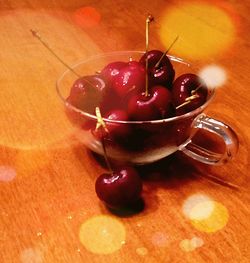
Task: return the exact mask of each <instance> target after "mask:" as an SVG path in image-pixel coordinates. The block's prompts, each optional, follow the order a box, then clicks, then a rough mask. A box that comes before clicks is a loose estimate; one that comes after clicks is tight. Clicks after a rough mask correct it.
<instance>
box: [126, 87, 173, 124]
mask: <svg viewBox="0 0 250 263" xmlns="http://www.w3.org/2000/svg"><path fill="white" fill-rule="evenodd" d="M170 111H171V93H170V91H169V90H168V89H166V88H165V87H163V86H154V87H153V88H151V89H150V93H149V94H148V96H145V93H140V94H136V95H133V96H131V98H130V100H129V102H128V114H129V116H130V118H131V119H132V120H137V121H145V120H158V119H162V118H167V117H169V115H170Z"/></svg>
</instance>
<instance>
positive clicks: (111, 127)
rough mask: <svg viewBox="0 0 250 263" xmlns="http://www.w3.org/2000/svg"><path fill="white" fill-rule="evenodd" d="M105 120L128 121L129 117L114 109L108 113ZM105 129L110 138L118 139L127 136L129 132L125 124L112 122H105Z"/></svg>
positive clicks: (123, 112)
mask: <svg viewBox="0 0 250 263" xmlns="http://www.w3.org/2000/svg"><path fill="white" fill-rule="evenodd" d="M104 118H105V119H108V120H110V121H128V120H129V117H128V114H127V112H126V111H124V110H120V109H115V110H112V111H110V112H108V113H107V114H106V115H105V116H104ZM106 126H107V129H108V131H109V135H110V136H111V137H115V138H120V137H126V136H128V134H129V132H130V126H129V124H127V123H126V124H125V123H113V122H108V121H107V122H106Z"/></svg>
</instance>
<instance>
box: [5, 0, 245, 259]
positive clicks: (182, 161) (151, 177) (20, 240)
mask: <svg viewBox="0 0 250 263" xmlns="http://www.w3.org/2000/svg"><path fill="white" fill-rule="evenodd" d="M249 12H250V3H249V1H247V0H244V1H222V0H219V1H205V0H204V1H201V0H199V1H191V0H190V1H187V0H184V1H183V0H182V1H178V0H171V1H163V0H157V1H149V0H144V1H142V0H138V1H124V0H119V1H114V0H103V1H95V0H92V1H90V0H71V1H70V0H64V1H63V0H53V1H51V0H43V1H38V0H32V1H31V0H26V1H22V0H5V1H4V0H0V33H1V34H0V262H1V263H16V262H21V263H31V262H32V263H56V262H58V263H59V262H60V263H64V262H65V263H71V262H74V263H78V262H79V263H80V262H84V263H85V262H91V263H92V262H98V263H101V262H116V263H117V262H126V263H127V262H150V263H151V262H171V263H172V262H185V263H186V262H199V263H200V262H213V263H214V262H215V263H217V262H227V263H231V262H232V263H233V262H235V263H247V262H250V237H249V236H250V223H249V222H250V206H249V204H250V202H249V199H250V198H249V197H250V196H249V186H250V183H249V170H250V125H249V123H250V117H249V110H250V92H249V84H250V82H249V73H250V64H249V60H250V57H249V54H250V50H249V47H250V44H249V43H250V35H249V32H250V19H249ZM148 13H152V14H153V15H154V17H155V23H152V26H151V31H150V48H151V49H160V50H165V49H166V48H167V47H168V45H169V44H170V43H171V41H172V40H173V39H174V37H175V36H176V35H177V34H178V35H179V40H178V42H177V43H176V45H175V46H174V47H173V48H172V50H171V52H170V53H171V54H173V55H177V56H181V57H183V58H185V59H188V60H189V61H191V62H192V63H195V65H196V66H197V67H198V68H203V67H205V66H207V65H217V66H219V67H220V68H221V69H223V71H224V72H225V75H226V82H225V83H224V85H223V87H220V88H218V89H217V92H216V97H215V99H214V100H213V102H212V103H211V104H210V106H209V107H208V108H207V110H206V113H207V114H208V115H209V116H212V117H214V118H217V119H219V120H221V121H224V122H226V123H227V124H228V125H230V126H231V127H232V128H233V129H234V130H235V132H236V133H237V135H238V138H239V143H240V145H239V151H238V153H237V155H236V156H235V158H234V159H233V160H232V161H231V162H230V163H228V164H225V165H222V166H208V165H204V164H200V163H198V162H197V161H194V160H192V159H190V158H188V157H185V156H184V155H183V154H182V153H180V152H178V153H175V154H173V155H171V156H169V157H167V158H165V159H163V160H161V161H159V162H157V163H155V164H151V165H148V166H146V167H140V168H138V169H139V170H140V173H141V175H142V177H143V180H144V186H143V199H144V201H145V207H144V209H143V210H142V211H139V212H138V213H132V214H119V215H117V214H114V213H112V212H111V211H109V210H108V209H107V208H106V207H105V206H104V205H103V204H102V203H101V202H100V201H99V200H98V198H97V196H96V194H95V190H94V183H95V180H96V178H97V177H98V175H100V174H101V173H102V172H103V171H105V169H106V168H105V167H104V166H103V165H102V162H101V160H99V159H98V158H97V157H96V156H95V155H93V154H92V153H91V152H89V151H88V150H87V149H86V148H85V147H84V146H83V145H82V144H80V143H79V142H78V141H77V140H76V139H75V137H74V136H73V128H72V126H71V124H70V123H69V121H68V120H67V118H66V117H65V115H64V110H63V105H62V103H61V101H60V100H59V98H58V96H57V94H56V90H55V82H56V80H57V78H58V77H59V75H60V74H61V73H62V72H63V71H64V70H65V68H64V66H63V65H62V64H61V63H59V62H58V61H57V60H56V58H55V57H54V56H52V55H51V53H50V52H48V50H46V49H45V48H44V46H43V45H41V43H40V42H39V41H38V40H37V39H36V38H34V37H33V36H32V34H31V33H30V29H34V30H38V31H39V33H40V34H41V35H42V36H43V37H44V39H45V40H46V42H47V43H49V45H50V47H51V48H52V49H53V50H54V51H55V52H56V53H57V54H58V55H59V56H60V57H62V58H63V59H64V60H65V61H67V63H68V64H73V63H75V62H77V61H80V60H82V59H86V58H88V57H90V56H92V55H96V54H101V53H103V52H109V51H117V50H144V48H145V29H144V28H145V17H146V16H147V14H148ZM204 138H205V137H202V138H198V139H197V140H198V141H199V142H200V143H204ZM205 143H206V141H205ZM216 178H217V179H216ZM221 181H226V182H227V183H222V182H221Z"/></svg>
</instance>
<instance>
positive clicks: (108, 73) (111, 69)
mask: <svg viewBox="0 0 250 263" xmlns="http://www.w3.org/2000/svg"><path fill="white" fill-rule="evenodd" d="M125 66H127V63H126V62H122V61H116V62H111V63H109V64H108V65H106V66H105V67H104V68H103V70H102V71H101V73H100V75H101V76H102V77H103V78H104V79H105V81H106V83H107V84H108V85H110V84H112V82H113V80H114V77H115V76H116V75H118V74H119V72H120V70H121V69H122V68H124V67H125Z"/></svg>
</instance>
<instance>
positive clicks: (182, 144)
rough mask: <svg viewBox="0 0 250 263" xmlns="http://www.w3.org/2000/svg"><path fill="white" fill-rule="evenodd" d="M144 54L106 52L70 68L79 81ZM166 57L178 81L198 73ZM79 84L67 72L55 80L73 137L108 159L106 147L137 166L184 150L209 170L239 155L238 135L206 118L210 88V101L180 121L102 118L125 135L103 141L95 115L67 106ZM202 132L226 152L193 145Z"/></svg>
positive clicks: (185, 115)
mask: <svg viewBox="0 0 250 263" xmlns="http://www.w3.org/2000/svg"><path fill="white" fill-rule="evenodd" d="M143 53H144V52H141V51H122V52H111V53H106V54H102V55H98V56H94V57H91V58H89V59H87V60H84V61H82V62H79V63H77V64H76V65H74V66H73V67H72V69H73V70H74V71H75V72H77V74H79V75H81V76H87V75H94V74H96V72H97V71H99V70H101V69H103V68H104V66H106V65H107V64H108V63H110V62H114V61H125V62H127V61H129V60H137V61H138V60H139V59H140V57H141V56H142V54H143ZM168 57H169V59H170V60H171V62H172V64H173V67H174V69H175V76H176V77H178V76H180V75H181V74H184V73H196V70H195V68H194V67H193V66H192V67H190V65H189V64H188V63H186V62H185V61H183V60H182V59H180V58H176V57H173V56H168ZM76 79H77V76H76V74H75V73H74V72H73V71H72V70H69V69H68V70H66V71H65V72H64V73H63V74H62V75H61V77H60V78H59V79H58V80H57V83H56V88H57V92H58V95H59V97H60V98H61V99H62V101H63V103H64V105H65V110H66V113H67V115H68V117H69V119H70V120H71V122H72V123H73V124H74V125H75V127H76V128H77V129H76V133H75V135H76V136H77V138H78V139H79V140H80V141H81V142H82V143H83V144H84V145H85V146H86V147H87V148H88V149H90V150H91V151H94V152H96V153H98V154H100V155H104V149H103V143H105V148H106V149H105V150H106V152H107V155H108V157H109V158H111V159H114V160H116V161H119V162H128V163H134V164H146V163H151V162H155V161H157V160H159V159H162V158H164V157H166V156H168V155H170V154H172V153H174V152H176V151H182V152H183V153H185V154H186V155H188V156H190V157H192V158H194V159H195V160H198V161H200V162H203V163H206V164H211V165H218V164H223V163H225V162H227V161H229V160H230V159H231V158H232V157H233V156H234V155H235V154H236V152H237V149H238V139H237V136H236V134H235V132H234V131H233V130H232V129H231V128H230V127H229V126H228V125H226V124H225V123H223V122H221V121H219V120H216V119H214V118H211V117H209V116H207V115H206V114H204V113H203V111H204V110H205V109H206V107H207V106H208V105H209V104H210V102H211V101H212V98H213V97H214V94H215V90H214V89H209V92H208V98H207V101H206V102H205V103H204V104H203V105H202V106H201V107H199V108H197V109H195V110H193V111H191V112H188V113H186V114H184V115H181V116H177V117H172V118H167V119H161V120H152V121H114V120H109V119H104V122H105V123H106V126H107V127H108V128H109V127H110V128H112V127H119V129H120V130H121V131H125V132H124V134H120V136H118V137H112V136H107V137H105V140H103V139H101V137H100V136H97V134H96V132H95V127H96V123H97V118H96V116H95V115H94V114H93V113H92V114H91V113H88V112H84V111H82V110H80V109H78V108H76V107H75V106H74V105H72V104H70V103H69V102H68V101H67V97H68V96H69V94H70V90H71V87H72V85H73V83H74V81H75V80H76ZM110 96H112V95H110ZM90 103H91V102H90ZM93 103H94V102H93ZM93 106H95V107H96V106H98V105H93ZM198 130H205V131H207V132H209V133H211V135H213V136H219V137H221V138H222V139H223V141H224V143H225V150H224V152H223V153H216V152H212V151H210V150H208V149H206V148H203V147H201V146H199V145H197V144H194V143H193V142H192V138H193V137H194V135H195V134H196V132H197V131H198ZM204 140H205V138H204Z"/></svg>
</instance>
